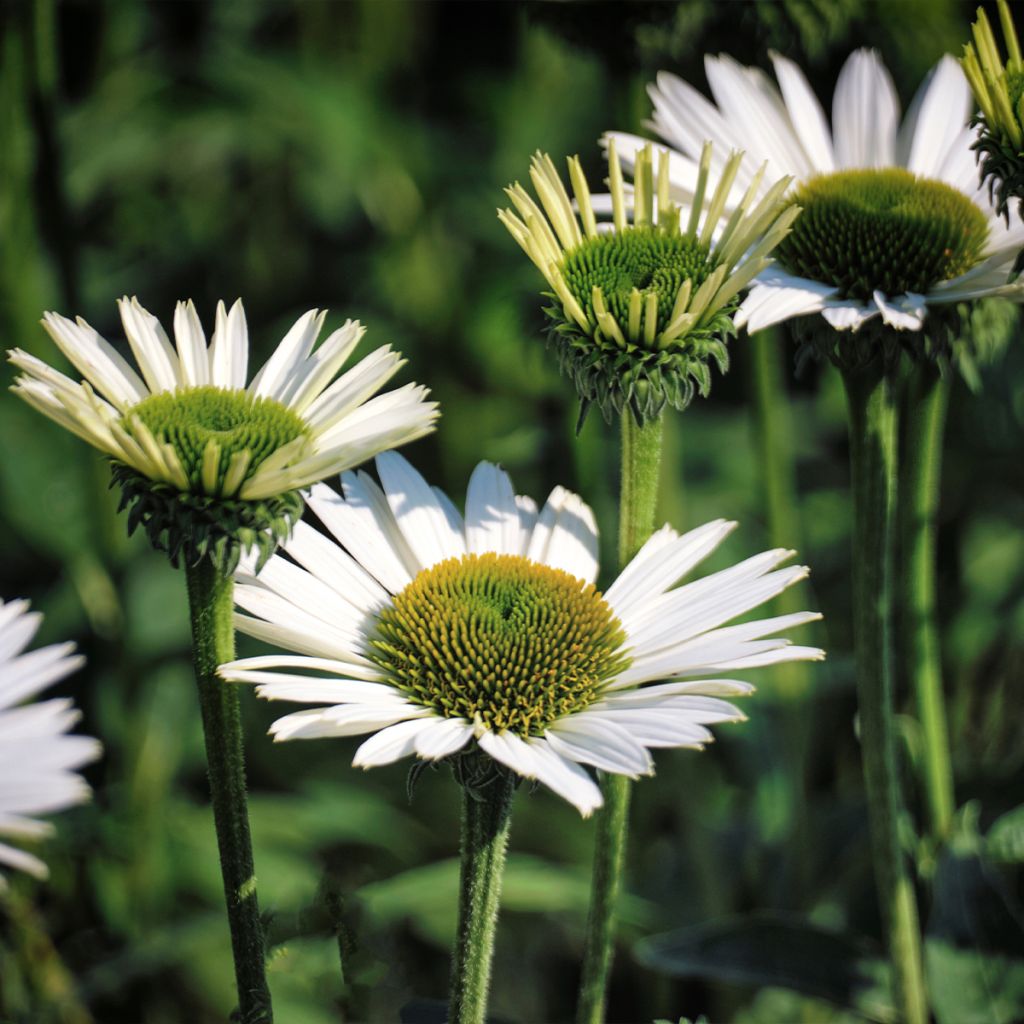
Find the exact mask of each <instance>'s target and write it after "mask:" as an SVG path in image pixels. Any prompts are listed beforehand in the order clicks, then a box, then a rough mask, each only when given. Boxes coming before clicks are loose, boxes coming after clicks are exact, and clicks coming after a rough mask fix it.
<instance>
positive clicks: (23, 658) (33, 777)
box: [0, 601, 100, 889]
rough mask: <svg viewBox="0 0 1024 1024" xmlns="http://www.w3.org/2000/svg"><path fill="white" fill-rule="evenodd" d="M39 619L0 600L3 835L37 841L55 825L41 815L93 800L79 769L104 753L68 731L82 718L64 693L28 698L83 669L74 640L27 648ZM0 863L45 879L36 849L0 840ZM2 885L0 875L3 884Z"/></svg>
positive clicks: (22, 606) (22, 605) (0, 829)
mask: <svg viewBox="0 0 1024 1024" xmlns="http://www.w3.org/2000/svg"><path fill="white" fill-rule="evenodd" d="M41 620H42V617H41V616H40V615H39V614H38V613H36V612H30V611H29V610H28V602H27V601H10V602H7V603H4V602H3V601H0V836H2V837H4V838H6V839H16V840H34V839H40V838H42V837H44V836H47V835H49V834H50V833H51V832H52V831H53V829H52V826H51V825H50V824H49V823H48V822H45V821H40V820H39V818H38V816H39V815H42V814H51V813H53V812H55V811H61V810H64V809H65V808H66V807H70V806H72V805H73V804H77V803H81V802H83V801H84V800H87V799H88V798H89V787H88V786H87V785H86V783H85V781H84V779H82V777H81V776H80V775H79V774H78V769H79V768H81V767H82V766H83V765H85V764H88V763H89V762H90V761H94V760H95V759H96V758H97V757H99V755H100V745H99V743H98V742H97V741H96V740H94V739H92V738H91V737H88V736H76V735H68V732H69V730H70V729H71V728H72V727H73V726H74V725H75V724H76V723H77V722H78V720H79V718H80V717H81V716H80V714H79V712H78V711H77V710H75V708H74V705H73V704H72V702H71V701H70V700H69V699H67V698H55V699H52V700H45V701H40V702H37V703H30V704H24V703H22V702H23V701H26V700H30V699H31V698H33V697H35V696H37V695H38V694H39V693H40V692H41V691H42V690H44V689H46V688H47V687H48V686H50V685H52V684H53V683H55V682H57V681H58V680H60V679H63V678H64V677H65V676H67V675H69V674H70V673H72V672H74V671H75V670H76V669H78V668H79V667H80V666H81V665H82V662H83V660H84V659H83V658H81V657H80V656H79V655H76V654H75V653H74V645H73V644H55V645H53V646H50V647H43V648H40V649H39V650H36V651H30V652H28V653H25V648H26V647H27V646H28V645H29V643H31V641H32V638H33V637H34V636H35V634H36V631H37V630H38V628H39V624H40V622H41ZM0 864H3V865H7V866H8V867H11V868H16V869H18V870H21V871H27V872H29V873H30V874H33V875H36V876H37V877H39V878H45V877H46V873H47V872H46V865H45V863H44V862H43V861H42V860H40V858H39V857H37V856H35V855H34V854H31V853H27V852H26V851H24V850H21V849H18V848H16V847H13V846H9V845H7V844H6V843H0ZM4 885H5V882H4V877H3V874H2V873H0V889H2V888H3V887H4Z"/></svg>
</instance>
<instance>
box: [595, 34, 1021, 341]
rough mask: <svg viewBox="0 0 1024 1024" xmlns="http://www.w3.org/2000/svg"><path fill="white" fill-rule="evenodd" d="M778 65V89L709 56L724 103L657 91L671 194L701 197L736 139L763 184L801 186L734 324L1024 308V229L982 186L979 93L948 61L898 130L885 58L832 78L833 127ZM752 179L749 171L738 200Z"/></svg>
mask: <svg viewBox="0 0 1024 1024" xmlns="http://www.w3.org/2000/svg"><path fill="white" fill-rule="evenodd" d="M772 61H773V63H774V67H775V75H776V78H777V80H778V87H776V86H775V85H774V84H773V83H772V82H771V80H770V79H769V78H768V76H767V75H765V74H764V73H763V72H762V71H761V70H759V69H758V68H747V67H743V66H742V65H740V64H738V63H737V62H736V61H734V60H733V59H732V58H730V57H726V56H721V57H708V58H706V61H705V68H706V71H707V77H708V83H709V85H710V87H711V92H712V94H713V96H714V99H715V103H711V102H709V101H708V100H707V99H705V98H704V97H703V96H702V95H701V94H700V93H699V92H698V91H697V90H696V89H694V88H693V87H692V86H691V85H689V84H688V83H686V82H684V81H683V80H682V79H680V78H678V77H676V76H675V75H672V74H668V73H666V72H662V73H661V74H659V75H658V79H657V84H656V85H653V86H651V87H650V94H651V98H652V99H653V101H654V117H653V120H652V121H651V122H650V127H651V128H652V129H653V130H654V131H655V132H657V133H658V134H659V135H660V136H661V137H662V138H663V139H664V140H665V141H666V142H668V143H669V144H670V145H671V146H672V147H673V148H674V149H675V150H676V151H677V152H674V153H672V154H671V161H670V177H671V180H672V185H673V189H672V194H673V196H674V197H685V196H686V195H689V194H690V193H692V191H693V188H694V182H695V181H696V175H697V166H698V165H697V160H698V158H699V156H700V154H701V152H702V148H703V146H704V143H705V140H708V139H710V140H711V141H712V142H713V143H714V145H715V151H716V152H717V153H718V154H721V153H722V152H724V151H727V150H728V149H729V148H730V147H735V146H739V145H742V146H743V147H744V148H745V149H746V151H747V152H748V153H749V154H750V155H751V156H752V157H755V158H756V159H757V160H760V159H764V160H767V161H768V164H769V170H768V173H767V174H766V175H765V177H764V179H763V180H764V181H772V180H774V178H775V177H778V176H779V175H783V174H786V175H792V176H793V177H794V178H795V179H796V184H795V186H794V188H793V191H792V192H791V198H792V199H793V201H794V202H795V203H797V204H798V205H799V206H801V207H802V208H803V212H802V214H801V215H800V217H798V218H797V221H796V223H795V225H794V227H793V230H792V232H791V233H790V234H789V236H788V237H787V238H785V239H784V240H783V241H782V243H781V244H780V245H779V246H778V248H777V249H776V250H775V257H776V260H777V263H776V265H775V266H773V267H771V268H769V269H768V270H767V271H765V272H764V273H763V274H762V275H760V276H759V278H758V279H757V281H756V282H755V284H754V285H753V287H752V288H751V290H750V293H749V295H748V296H747V298H746V300H745V301H744V303H743V305H742V306H741V308H740V310H739V313H738V314H737V318H736V322H737V324H741V323H745V324H746V325H747V327H748V329H749V330H751V331H756V330H760V329H762V328H764V327H768V326H770V325H771V324H774V323H779V322H781V321H783V320H787V319H789V318H791V317H798V316H806V315H808V314H817V313H820V314H821V315H822V316H824V317H825V319H826V320H827V321H828V323H829V324H831V326H832V327H834V328H836V329H838V330H854V331H855V330H857V329H858V328H860V327H861V326H862V325H863V324H864V323H865V322H867V321H869V320H871V319H873V318H875V317H881V318H882V321H883V322H884V323H885V324H886V325H887V326H889V327H892V328H896V329H898V330H909V331H918V330H920V329H921V328H922V327H923V326H924V323H925V319H926V317H927V313H928V308H929V307H933V306H938V307H942V306H948V305H949V304H955V303H959V302H963V301H966V300H973V299H978V298H983V297H986V296H990V295H1005V296H1007V297H1009V298H1011V299H1013V300H1014V301H1024V282H1016V283H1013V282H1010V281H1009V277H1010V275H1011V271H1012V267H1013V263H1014V259H1015V257H1016V256H1017V253H1018V251H1019V250H1020V249H1021V247H1022V245H1024V228H1022V227H1021V226H1020V225H1014V226H1012V227H1009V226H1007V225H1006V224H1005V223H1003V221H1001V220H1000V218H999V216H998V215H997V213H996V210H995V209H994V207H993V205H992V202H991V201H990V198H989V196H988V194H987V192H986V190H983V189H982V188H981V186H980V183H979V181H978V171H977V168H976V166H975V157H974V153H973V152H972V150H971V145H972V143H973V142H974V141H975V139H976V138H977V132H976V130H975V129H973V128H971V127H969V126H968V120H969V118H970V115H971V111H972V102H971V90H970V88H969V86H968V84H967V81H966V79H965V78H964V75H963V72H962V71H961V69H960V67H959V66H958V64H957V62H956V61H955V60H954V59H953V58H952V57H944V58H943V59H942V60H941V61H940V62H939V63H938V64H937V65H936V67H935V68H934V69H933V70H932V72H931V73H930V74H929V76H928V78H927V79H926V80H925V82H924V84H923V85H922V86H921V88H920V89H919V90H918V93H917V95H916V96H915V97H914V100H913V102H912V103H911V105H910V109H909V110H908V112H907V115H906V117H905V118H904V119H903V122H902V124H901V123H900V105H899V100H898V99H897V96H896V90H895V88H894V86H893V83H892V79H891V78H890V76H889V73H888V71H887V70H886V68H885V66H884V65H883V64H882V61H881V59H880V58H879V57H878V55H877V54H876V53H875V52H874V51H870V50H858V51H856V52H855V53H853V54H852V55H851V56H850V58H849V59H848V60H847V62H846V64H845V66H844V67H843V70H842V72H841V73H840V75H839V79H838V82H837V83H836V90H835V96H834V98H833V104H832V127H831V129H830V128H829V125H828V121H827V120H826V118H825V114H824V112H823V111H822V108H821V105H820V104H819V103H818V100H817V99H816V98H815V96H814V93H813V92H812V90H811V88H810V85H809V84H808V82H807V80H806V78H805V77H804V75H803V73H802V72H801V71H800V69H799V68H798V67H797V66H796V65H795V64H794V63H793V62H792V61H790V60H788V59H786V58H785V57H782V56H781V55H779V54H773V55H772ZM716 104H717V106H716ZM607 140H608V141H614V142H615V143H616V145H617V148H618V150H619V153H620V154H634V153H635V152H636V151H637V150H638V149H639V148H641V147H642V146H643V145H645V144H646V142H645V140H643V139H639V138H637V137H635V136H630V135H624V134H622V133H617V132H612V133H609V135H608V136H607ZM716 159H717V160H718V161H721V159H722V158H721V156H720V155H719V156H717V157H716ZM750 180H751V173H750V169H749V168H741V169H740V172H739V174H738V175H737V179H736V185H735V188H734V193H733V197H732V199H731V202H736V201H737V200H738V198H739V196H740V195H742V192H741V190H742V189H744V188H746V187H747V186H748V185H749V183H750ZM761 187H763V186H761Z"/></svg>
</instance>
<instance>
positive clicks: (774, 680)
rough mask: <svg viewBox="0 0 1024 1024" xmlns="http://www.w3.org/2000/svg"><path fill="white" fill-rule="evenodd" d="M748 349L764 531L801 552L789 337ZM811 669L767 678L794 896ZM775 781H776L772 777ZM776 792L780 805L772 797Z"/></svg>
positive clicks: (775, 789)
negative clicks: (774, 710) (776, 710)
mask: <svg viewBox="0 0 1024 1024" xmlns="http://www.w3.org/2000/svg"><path fill="white" fill-rule="evenodd" d="M747 342H748V346H749V350H750V360H749V366H750V390H751V393H752V395H751V397H752V405H753V410H754V454H755V459H756V462H757V465H758V466H759V469H760V474H759V481H760V484H761V498H762V508H763V509H764V525H765V532H766V534H767V537H768V543H769V545H770V546H771V547H773V548H795V549H796V550H798V551H800V552H801V553H803V551H804V538H803V533H802V530H801V523H800V515H799V510H798V506H797V498H796V495H797V487H796V465H795V460H794V452H793V424H792V418H791V415H790V407H789V396H788V394H787V392H786V377H785V372H784V366H785V351H786V348H785V343H786V335H785V333H784V331H783V330H782V329H781V328H779V327H773V328H768V329H767V330H764V331H757V332H756V333H754V334H751V335H750V336H749V338H748V339H747ZM800 601H801V599H800V597H799V595H798V594H797V593H795V592H794V591H793V590H792V589H788V590H784V591H783V592H782V593H781V594H780V595H779V596H778V597H777V598H776V599H775V612H776V614H778V615H789V614H791V613H794V612H799V611H800V610H801V603H800ZM809 669H810V665H809V663H808V662H802V661H789V662H783V663H782V664H781V665H775V666H773V668H772V671H771V675H770V676H769V684H770V686H771V688H772V697H773V698H774V700H775V701H776V702H777V705H778V706H779V707H780V709H781V711H782V715H781V716H780V718H779V719H776V721H778V722H779V723H780V730H779V731H780V732H781V733H782V739H783V742H782V743H774V744H773V745H772V747H771V752H770V753H767V752H766V757H765V764H766V766H767V765H770V764H772V761H773V759H774V758H775V757H778V756H779V754H780V753H781V756H782V762H783V763H782V764H781V765H778V766H777V767H775V768H772V769H766V771H765V777H764V780H763V782H762V785H765V784H766V785H767V787H768V791H767V799H768V800H769V801H771V802H772V803H773V804H774V805H775V806H778V805H779V804H780V803H783V802H784V804H785V808H786V811H785V819H784V827H785V828H786V829H787V833H788V851H789V856H788V857H787V864H788V865H791V869H790V871H789V872H787V873H786V874H787V876H788V880H789V882H790V885H791V887H792V891H794V892H798V893H803V892H805V891H806V885H807V877H806V874H807V870H808V867H809V861H810V858H809V857H808V856H807V850H808V848H809V840H808V834H807V833H808V829H807V804H808V800H807V790H808V784H807V762H808V758H809V754H810V751H809V741H810V737H811V730H810V729H809V728H808V727H807V706H806V704H805V703H804V702H805V701H806V700H807V699H808V694H809V692H810V684H811V675H810V671H809ZM773 776H774V778H773ZM780 786H781V787H782V789H781V792H782V793H783V797H782V799H781V800H780V799H779V797H778V796H777V795H776V794H777V793H779V792H780V788H779V787H780Z"/></svg>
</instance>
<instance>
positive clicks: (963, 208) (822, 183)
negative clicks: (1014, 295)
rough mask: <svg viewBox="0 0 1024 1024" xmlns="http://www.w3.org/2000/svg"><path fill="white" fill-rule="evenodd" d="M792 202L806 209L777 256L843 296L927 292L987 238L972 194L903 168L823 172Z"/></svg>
mask: <svg viewBox="0 0 1024 1024" xmlns="http://www.w3.org/2000/svg"><path fill="white" fill-rule="evenodd" d="M793 202H794V203H796V204H797V205H799V206H801V207H802V208H803V212H802V213H801V214H800V216H799V217H797V219H796V222H795V223H794V225H793V230H792V231H791V232H790V234H789V235H788V236H787V237H786V238H785V239H783V241H782V242H781V243H780V244H779V247H778V248H777V249H776V256H777V257H778V259H779V261H780V262H781V263H782V265H783V266H784V267H785V268H786V269H787V270H789V271H790V272H791V273H794V274H797V275H799V276H800V277H808V278H811V279H812V280H815V281H824V282H827V283H828V284H832V285H835V286H836V287H837V288H838V289H839V293H840V295H841V296H842V297H843V298H849V299H859V300H861V301H867V300H869V299H870V298H871V296H872V294H873V293H874V292H875V291H881V292H882V293H883V294H885V295H886V296H894V295H902V294H904V293H905V292H916V293H919V294H925V293H927V292H928V291H929V290H930V289H931V288H932V287H933V286H934V285H936V284H938V283H939V282H940V281H948V280H949V279H950V278H953V277H957V276H958V275H959V274H963V273H965V272H966V271H968V270H970V269H971V267H973V266H975V265H976V264H977V263H978V262H980V260H981V258H982V252H983V250H984V248H985V243H986V241H987V239H988V224H987V222H986V220H985V215H984V214H983V213H982V212H981V210H980V209H978V207H977V206H976V205H975V204H974V203H972V202H971V201H970V199H968V198H967V196H965V195H964V194H963V193H962V192H959V191H958V190H957V189H955V188H953V187H952V186H950V185H947V184H945V183H944V182H941V181H934V180H932V179H929V178H919V177H917V176H916V175H913V174H911V173H910V172H909V171H906V170H903V169H902V168H898V167H887V168H884V169H881V170H862V171H839V172H837V173H835V174H823V175H819V176H818V177H815V178H811V179H810V180H809V181H807V182H805V183H804V184H803V185H801V187H800V188H799V189H797V191H796V193H795V195H794V196H793Z"/></svg>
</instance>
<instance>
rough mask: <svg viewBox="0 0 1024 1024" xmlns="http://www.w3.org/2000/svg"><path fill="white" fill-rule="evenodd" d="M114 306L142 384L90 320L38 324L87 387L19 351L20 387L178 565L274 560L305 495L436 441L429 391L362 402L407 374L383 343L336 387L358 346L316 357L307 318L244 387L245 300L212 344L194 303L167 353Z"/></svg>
mask: <svg viewBox="0 0 1024 1024" xmlns="http://www.w3.org/2000/svg"><path fill="white" fill-rule="evenodd" d="M119 306H120V310H121V320H122V323H123V324H124V330H125V334H126V335H127V338H128V344H129V346H130V347H131V350H132V352H133V354H134V356H135V359H136V361H137V363H138V367H139V371H140V372H141V376H140V373H137V372H136V371H135V369H133V367H132V366H131V365H130V364H129V363H128V362H127V361H126V360H125V359H124V358H123V357H122V356H121V355H120V353H118V352H117V350H116V349H115V348H114V347H113V346H112V345H110V344H109V343H108V342H106V341H105V340H104V339H103V338H101V337H100V336H99V334H97V333H96V331H94V330H93V329H92V328H91V327H90V326H89V325H88V324H87V323H86V322H85V321H84V320H82V319H81V318H79V319H78V320H77V321H75V322H72V321H71V320H68V319H66V318H64V317H62V316H59V315H58V314H56V313H47V314H46V316H45V317H44V319H43V326H44V327H45V328H46V330H47V332H48V333H49V334H50V336H51V337H52V338H53V340H54V341H55V342H56V343H57V346H58V347H59V348H60V350H61V351H62V352H63V353H64V355H65V356H66V357H67V358H68V360H70V362H71V363H72V364H73V365H74V366H75V368H76V369H77V370H78V371H79V372H80V373H81V374H82V375H83V376H84V377H85V380H84V381H74V380H72V379H70V378H69V377H66V376H65V375H64V374H62V373H59V372H58V371H56V370H54V369H53V368H52V367H50V366H48V365H47V364H46V363H44V362H43V361H42V360H40V359H37V358H36V357H35V356H32V355H29V354H28V353H27V352H23V351H22V350H20V349H15V350H14V351H13V352H11V353H10V359H11V362H12V363H14V365H15V366H17V367H18V369H20V370H21V371H22V373H21V375H20V376H19V377H18V378H17V380H16V382H15V385H14V388H13V390H14V392H15V393H16V394H18V395H20V396H21V397H22V398H24V399H25V401H27V402H28V403H29V404H30V405H32V406H34V407H35V408H37V409H38V410H40V411H41V412H43V413H44V414H45V415H47V416H49V417H50V419H52V420H55V421H56V422H57V423H59V424H60V425H61V426H63V427H66V428H67V429H68V430H70V431H71V432H72V433H74V434H77V435H78V436H79V437H81V438H83V439H84V440H86V441H88V442H89V443H90V444H91V445H93V446H94V447H96V448H98V449H99V450H100V451H102V452H104V453H105V454H106V455H108V456H110V458H111V459H112V460H113V465H114V475H115V479H116V480H117V482H118V483H119V484H120V485H121V487H122V489H123V502H122V503H123V504H127V505H130V506H131V513H130V518H129V528H130V529H134V527H135V526H137V525H139V523H142V524H143V525H144V526H145V527H146V529H147V532H148V533H149V536H150V539H151V540H152V541H153V543H154V544H155V545H156V546H157V547H159V548H161V549H163V550H167V551H168V552H169V553H170V555H171V557H172V560H175V561H176V560H177V559H178V557H184V558H185V560H186V561H187V562H189V563H190V564H194V563H195V562H197V561H198V560H199V559H200V558H202V557H204V556H206V555H209V556H210V557H213V558H214V559H215V560H216V561H218V562H220V563H222V564H223V565H224V566H225V567H226V568H228V570H230V568H231V567H232V565H233V564H234V563H236V562H237V559H238V555H239V552H240V550H246V549H248V548H250V547H252V546H256V547H258V548H259V549H260V551H261V553H262V554H263V555H264V556H266V555H269V553H270V551H271V550H272V549H273V546H274V545H275V544H276V543H277V541H279V540H280V539H281V538H283V537H284V536H287V534H288V532H289V530H290V529H291V526H292V525H293V523H294V522H295V520H296V519H297V518H298V517H299V516H300V515H301V514H302V500H301V497H300V496H299V491H300V489H302V488H305V487H308V486H309V485H310V484H312V483H314V482H316V481H317V480H322V479H323V478H324V477H327V476H330V475H332V474H333V473H337V472H339V471H340V470H342V469H347V468H348V467H350V466H355V465H358V464H359V463H361V462H364V461H365V460H366V459H368V458H371V457H372V456H373V455H375V454H377V452H379V451H381V450H383V449H385V448H391V447H393V446H395V445H400V444H405V443H406V442H408V441H412V440H414V439H415V438H417V437H421V436H422V435H424V434H426V433H429V432H430V431H431V430H433V427H434V421H435V419H436V418H437V407H436V405H435V404H434V403H432V402H427V401H425V397H426V393H427V392H426V389H425V388H423V387H420V386H418V385H413V384H410V385H406V386H405V387H403V388H400V389H398V390H397V391H391V392H388V393H387V394H384V395H378V396H377V397H376V398H372V397H371V396H372V395H374V393H375V392H377V391H378V390H379V389H380V388H381V387H382V386H383V385H384V384H385V383H386V382H387V381H388V380H390V378H391V377H392V376H393V375H394V374H395V373H396V372H397V370H398V369H399V367H401V366H402V364H403V361H402V358H401V356H400V355H399V354H398V353H396V352H393V351H392V350H391V348H390V346H385V347H384V348H380V349H377V350H376V351H375V352H373V353H371V354H370V355H369V356H367V357H366V358H365V359H363V360H362V361H361V362H359V363H357V364H356V365H355V366H354V367H352V369H350V370H349V371H348V372H347V373H345V374H344V375H343V376H341V377H339V378H338V379H337V380H335V379H334V378H335V376H336V374H337V373H338V371H339V369H340V368H341V366H342V365H343V364H344V362H345V361H346V360H347V359H348V357H349V356H350V355H351V353H352V351H353V349H354V348H355V346H356V344H357V343H358V342H359V339H360V338H361V337H362V335H363V328H362V327H361V326H360V325H359V323H358V321H352V320H349V321H347V322H346V323H345V325H344V326H343V327H341V328H340V329H339V330H337V331H335V332H334V333H333V334H331V335H330V337H328V338H327V340H326V341H324V342H323V344H321V345H320V347H319V348H317V349H316V350H315V351H314V345H315V343H316V340H317V336H318V335H319V333H320V330H321V328H322V327H323V322H324V317H325V316H326V314H325V313H322V312H319V311H317V310H310V311H309V312H308V313H306V314H305V315H304V316H302V317H301V318H300V319H299V320H298V321H297V322H296V324H295V325H294V326H293V327H292V329H291V330H290V331H289V332H288V333H287V335H285V337H284V339H283V340H282V341H281V343H280V344H279V345H278V346H277V348H276V350H275V351H274V353H273V355H271V357H270V358H269V359H268V360H267V362H266V363H265V364H264V365H263V367H262V368H261V369H260V370H259V372H258V373H257V374H256V375H255V377H253V379H252V381H251V382H250V383H249V384H248V386H247V385H246V379H247V375H248V362H249V336H248V328H247V326H246V321H245V311H244V309H243V308H242V303H241V301H238V302H236V303H235V304H234V306H232V308H231V310H230V312H229V311H227V310H226V309H225V307H224V304H223V303H219V304H218V306H217V322H216V328H215V330H214V334H213V340H212V342H211V344H210V345H209V347H207V344H206V337H205V334H204V333H203V328H202V325H201V324H200V322H199V317H198V315H197V314H196V310H195V306H193V304H192V303H191V301H189V302H187V303H184V302H179V303H178V306H177V309H176V310H175V314H174V333H175V339H176V342H177V345H176V347H175V346H172V345H171V342H170V340H169V339H168V337H167V335H166V334H165V333H164V330H163V328H162V327H161V326H160V323H159V322H158V321H157V319H156V317H154V316H152V315H151V314H150V313H148V312H147V311H146V310H145V309H143V308H142V306H141V305H140V304H139V303H138V301H137V300H136V299H128V298H123V299H121V301H120V303H119ZM332 381H333V383H332Z"/></svg>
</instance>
